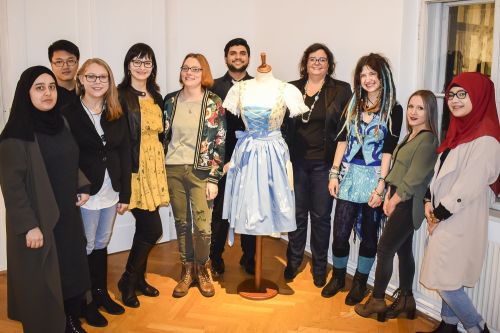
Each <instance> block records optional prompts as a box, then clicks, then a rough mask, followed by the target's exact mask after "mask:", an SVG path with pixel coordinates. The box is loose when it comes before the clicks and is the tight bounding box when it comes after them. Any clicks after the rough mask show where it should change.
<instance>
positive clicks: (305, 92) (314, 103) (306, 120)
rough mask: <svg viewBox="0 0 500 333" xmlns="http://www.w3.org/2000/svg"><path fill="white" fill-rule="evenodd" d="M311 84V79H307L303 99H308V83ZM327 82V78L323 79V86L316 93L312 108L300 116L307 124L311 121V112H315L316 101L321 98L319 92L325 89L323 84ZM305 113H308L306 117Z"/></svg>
mask: <svg viewBox="0 0 500 333" xmlns="http://www.w3.org/2000/svg"><path fill="white" fill-rule="evenodd" d="M308 84H309V80H307V82H306V85H305V86H304V94H303V95H302V99H303V100H304V102H305V101H306V95H307V85H308ZM324 84H325V80H323V81H322V82H321V87H320V88H319V90H318V92H317V93H316V95H315V96H314V101H313V103H312V105H311V108H310V110H309V111H307V112H304V113H303V114H302V115H301V116H300V117H301V118H302V122H303V123H304V124H307V123H308V122H309V120H310V119H311V114H312V112H313V109H314V105H316V102H317V101H318V99H319V94H320V93H321V90H322V89H323V85H324ZM304 115H306V117H304Z"/></svg>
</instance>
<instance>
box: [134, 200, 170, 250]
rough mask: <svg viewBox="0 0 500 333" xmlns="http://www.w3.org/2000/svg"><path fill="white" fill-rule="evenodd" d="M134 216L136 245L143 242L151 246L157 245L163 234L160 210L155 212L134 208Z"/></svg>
mask: <svg viewBox="0 0 500 333" xmlns="http://www.w3.org/2000/svg"><path fill="white" fill-rule="evenodd" d="M132 215H134V218H135V234H134V243H136V242H137V241H141V242H145V243H148V244H151V245H154V244H156V241H157V240H158V239H159V238H160V237H161V234H162V233H163V229H162V226H161V218H160V213H159V211H158V208H156V210H154V211H149V210H144V209H139V208H134V209H132Z"/></svg>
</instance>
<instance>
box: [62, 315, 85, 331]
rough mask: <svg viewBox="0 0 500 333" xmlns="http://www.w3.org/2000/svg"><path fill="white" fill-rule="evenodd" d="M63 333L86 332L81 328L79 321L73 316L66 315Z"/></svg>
mask: <svg viewBox="0 0 500 333" xmlns="http://www.w3.org/2000/svg"><path fill="white" fill-rule="evenodd" d="M64 333H87V331H86V330H84V329H83V328H82V323H80V319H78V318H77V317H76V316H74V315H67V316H66V329H65V330H64Z"/></svg>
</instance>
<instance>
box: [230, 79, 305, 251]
mask: <svg viewBox="0 0 500 333" xmlns="http://www.w3.org/2000/svg"><path fill="white" fill-rule="evenodd" d="M223 106H224V108H226V110H228V111H229V112H231V113H233V114H235V115H237V116H241V117H242V119H243V122H244V123H245V128H246V130H245V131H244V132H239V131H238V132H236V137H237V138H238V142H237V143H236V147H235V150H234V153H233V155H232V158H231V161H230V167H229V170H228V173H227V180H226V189H225V193H224V209H223V213H222V216H223V218H225V219H228V220H229V223H230V228H231V229H230V235H232V233H233V232H236V233H239V234H248V235H276V234H279V233H281V232H290V231H294V230H295V229H296V228H297V226H296V223H295V198H294V193H293V175H292V167H291V162H290V156H289V153H288V147H287V145H286V143H285V140H284V139H283V137H282V136H281V132H280V127H281V124H282V122H283V117H284V115H285V111H286V108H287V107H288V109H289V111H290V116H291V117H293V116H297V115H299V114H302V113H304V112H307V111H308V110H309V108H308V107H307V106H306V105H305V104H304V101H303V99H302V95H301V93H300V91H299V90H298V89H297V88H296V87H295V86H293V85H291V84H288V83H285V82H282V81H279V80H276V79H274V78H272V80H271V81H269V80H266V81H265V82H262V81H260V80H256V79H253V80H247V81H242V82H238V83H236V84H235V85H234V86H233V87H232V88H231V89H230V90H229V92H228V94H227V97H226V99H225V100H224V104H223ZM231 240H232V237H230V243H231Z"/></svg>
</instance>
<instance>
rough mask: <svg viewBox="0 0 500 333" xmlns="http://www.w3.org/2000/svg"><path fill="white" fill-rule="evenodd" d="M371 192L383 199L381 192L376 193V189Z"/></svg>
mask: <svg viewBox="0 0 500 333" xmlns="http://www.w3.org/2000/svg"><path fill="white" fill-rule="evenodd" d="M373 192H374V193H375V194H376V195H378V196H379V197H380V199H383V198H384V196H383V195H382V194H381V193H378V192H377V190H376V189H375V190H373Z"/></svg>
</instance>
